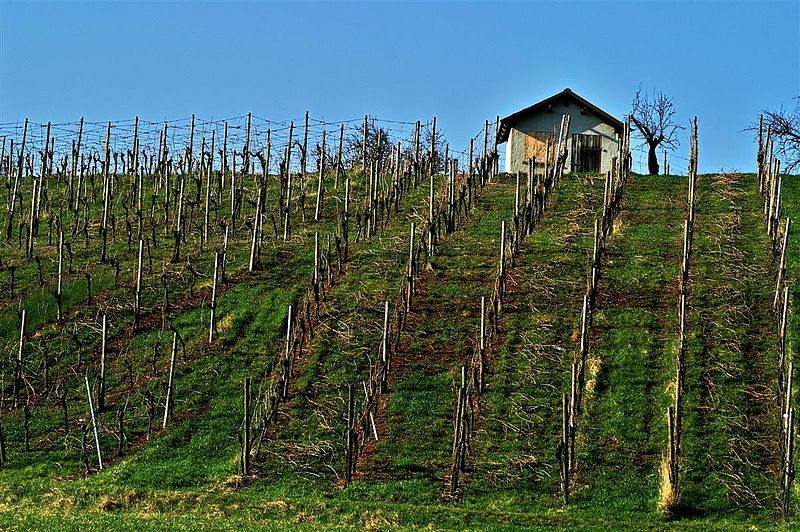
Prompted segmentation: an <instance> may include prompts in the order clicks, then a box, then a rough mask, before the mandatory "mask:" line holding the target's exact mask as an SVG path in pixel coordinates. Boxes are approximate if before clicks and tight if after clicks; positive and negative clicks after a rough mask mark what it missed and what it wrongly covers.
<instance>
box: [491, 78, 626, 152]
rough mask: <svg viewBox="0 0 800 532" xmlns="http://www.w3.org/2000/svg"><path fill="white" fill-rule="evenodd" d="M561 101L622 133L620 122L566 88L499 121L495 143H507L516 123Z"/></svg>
mask: <svg viewBox="0 0 800 532" xmlns="http://www.w3.org/2000/svg"><path fill="white" fill-rule="evenodd" d="M563 99H569V100H571V101H573V102H575V103H576V104H578V105H579V106H580V107H582V108H583V109H582V112H583V111H584V110H588V111H591V112H592V113H593V114H595V115H597V116H599V117H600V118H601V119H603V120H604V121H606V122H607V123H608V124H610V125H612V126H614V130H616V131H617V132H618V133H621V132H622V129H623V124H622V122H620V121H619V120H617V119H616V118H614V117H613V116H611V115H610V114H608V113H606V112H605V111H603V110H602V109H600V108H599V107H597V106H596V105H594V104H593V103H591V102H590V101H588V100H586V99H584V98H581V97H580V96H578V95H577V94H575V93H574V92H572V90H571V89H569V88H566V89H564V90H563V91H561V92H559V93H557V94H554V95H552V96H550V97H549V98H545V99H544V100H542V101H541V102H538V103H535V104H533V105H531V106H530V107H526V108H525V109H523V110H521V111H517V112H516V113H513V114H510V115H508V116H507V117H505V118H503V119H502V120H500V128H499V129H498V130H497V143H498V144H501V143H503V142H505V141H507V140H508V134H509V133H510V132H511V128H513V127H514V126H515V125H516V124H517V122H519V121H520V120H521V119H523V118H525V117H526V116H529V115H531V114H533V113H536V112H538V111H541V110H543V109H549V107H550V105H551V104H553V103H554V102H556V101H559V100H563Z"/></svg>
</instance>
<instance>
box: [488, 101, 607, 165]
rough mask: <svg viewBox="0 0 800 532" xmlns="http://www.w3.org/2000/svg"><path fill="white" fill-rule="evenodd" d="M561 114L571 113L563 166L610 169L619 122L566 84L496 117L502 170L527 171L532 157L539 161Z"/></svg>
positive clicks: (543, 157) (553, 133) (556, 128)
mask: <svg viewBox="0 0 800 532" xmlns="http://www.w3.org/2000/svg"><path fill="white" fill-rule="evenodd" d="M565 114H568V115H570V117H571V118H570V128H569V129H570V137H569V141H568V143H567V150H568V151H569V153H568V155H567V162H566V168H565V170H566V171H567V172H576V173H577V172H589V173H605V172H608V171H610V170H611V164H612V159H613V158H614V156H615V155H616V153H617V148H618V146H619V139H620V136H621V135H622V130H623V124H622V122H620V121H619V120H617V119H616V118H614V117H613V116H611V115H610V114H608V113H606V112H605V111H603V110H602V109H600V108H599V107H597V106H596V105H594V104H592V103H590V102H589V101H587V100H585V99H583V98H581V97H580V96H578V95H577V94H575V93H574V92H572V91H571V90H570V89H568V88H567V89H564V90H563V91H562V92H559V93H558V94H554V95H553V96H550V97H549V98H546V99H544V100H542V101H540V102H539V103H535V104H533V105H531V106H530V107H527V108H525V109H523V110H521V111H517V112H516V113H514V114H511V115H509V116H507V117H505V118H503V119H502V120H501V121H500V128H499V129H498V131H497V143H498V144H501V143H503V142H506V164H505V170H506V172H517V171H520V170H521V171H527V170H528V161H529V160H530V159H531V158H532V157H535V158H536V160H537V161H538V162H540V163H541V162H543V161H544V159H545V153H546V149H547V141H548V140H554V139H555V138H556V135H557V134H558V131H557V130H558V128H559V126H560V124H561V116H562V115H565ZM538 165H539V164H538V163H537V166H538Z"/></svg>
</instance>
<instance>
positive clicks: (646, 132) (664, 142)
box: [631, 86, 683, 175]
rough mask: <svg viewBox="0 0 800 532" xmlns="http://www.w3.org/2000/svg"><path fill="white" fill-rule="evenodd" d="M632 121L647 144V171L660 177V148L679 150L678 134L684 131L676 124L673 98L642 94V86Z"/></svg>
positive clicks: (656, 94)
mask: <svg viewBox="0 0 800 532" xmlns="http://www.w3.org/2000/svg"><path fill="white" fill-rule="evenodd" d="M631 120H633V123H634V124H636V127H637V129H638V130H639V133H640V134H641V136H642V137H643V138H644V144H647V146H648V150H647V171H648V173H650V174H651V175H658V154H657V153H656V150H657V149H658V147H659V146H662V147H665V148H672V149H674V148H677V147H678V145H679V144H680V142H679V141H678V138H677V132H678V131H680V130H681V129H683V127H682V126H679V125H678V124H676V123H675V106H674V105H673V104H672V98H671V97H669V96H667V95H666V94H664V93H663V92H660V91H659V92H655V90H654V91H653V94H652V95H650V94H648V93H647V91H645V92H642V88H641V86H640V87H639V88H638V89H637V90H636V94H635V95H634V97H633V103H632V104H631Z"/></svg>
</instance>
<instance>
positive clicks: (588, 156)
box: [572, 133, 603, 174]
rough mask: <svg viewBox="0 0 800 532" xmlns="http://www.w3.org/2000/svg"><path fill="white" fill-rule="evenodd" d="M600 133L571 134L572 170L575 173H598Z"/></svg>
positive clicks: (600, 152) (600, 148)
mask: <svg viewBox="0 0 800 532" xmlns="http://www.w3.org/2000/svg"><path fill="white" fill-rule="evenodd" d="M601 139H602V137H601V136H600V135H583V134H580V133H576V134H574V135H572V171H573V172H575V173H594V174H599V173H600V157H601V154H602V151H603V150H602V147H601V144H600V141H601Z"/></svg>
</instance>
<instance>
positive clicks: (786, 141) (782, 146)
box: [750, 96, 800, 173]
mask: <svg viewBox="0 0 800 532" xmlns="http://www.w3.org/2000/svg"><path fill="white" fill-rule="evenodd" d="M794 102H795V105H794V109H792V110H789V109H786V108H784V107H783V106H781V108H780V109H778V110H777V111H766V110H765V111H764V126H765V127H766V126H769V128H770V131H771V132H772V138H773V139H774V140H773V142H774V144H773V153H774V154H775V156H777V157H779V158H780V159H781V162H782V163H783V168H784V169H785V171H786V173H791V172H792V171H793V170H795V169H796V168H798V167H800V96H795V98H794ZM750 129H752V130H754V131H758V124H756V125H755V126H754V127H752V128H750Z"/></svg>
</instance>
